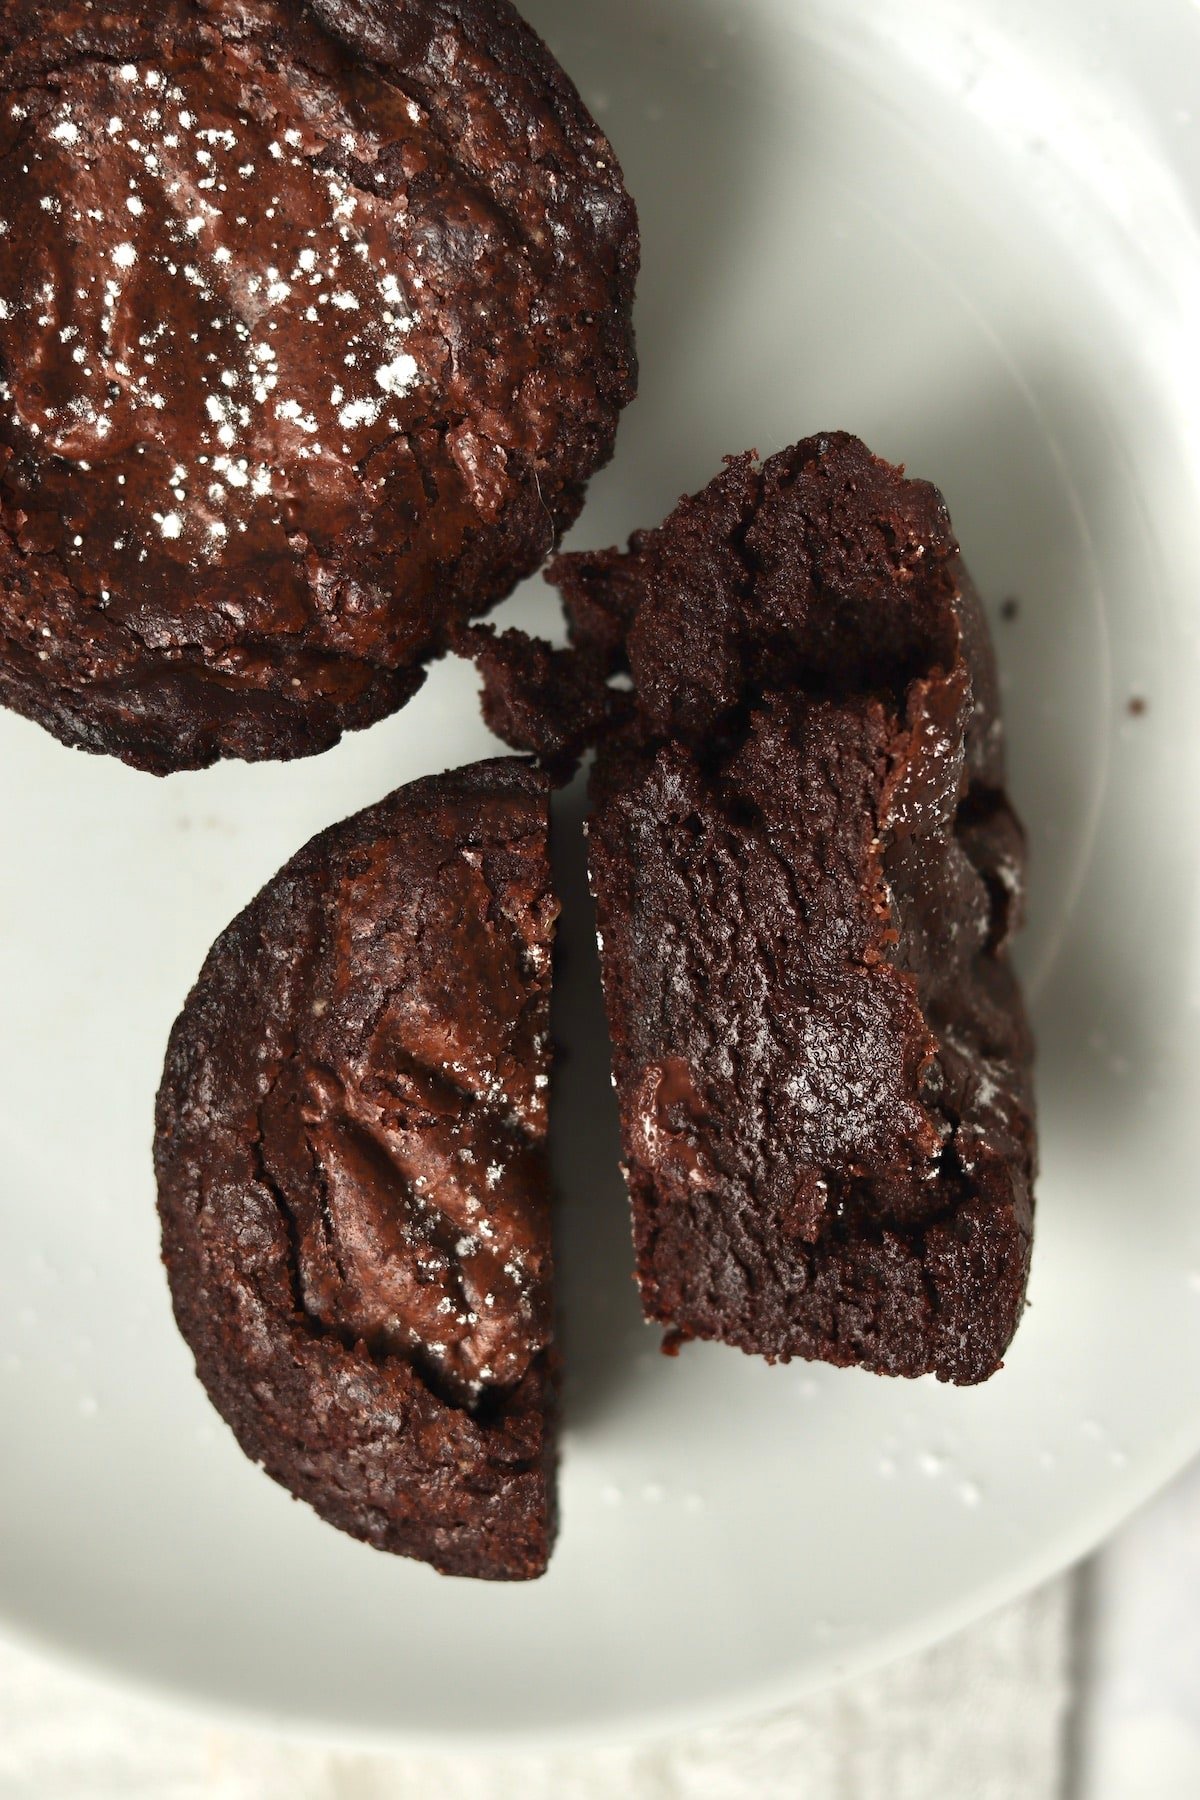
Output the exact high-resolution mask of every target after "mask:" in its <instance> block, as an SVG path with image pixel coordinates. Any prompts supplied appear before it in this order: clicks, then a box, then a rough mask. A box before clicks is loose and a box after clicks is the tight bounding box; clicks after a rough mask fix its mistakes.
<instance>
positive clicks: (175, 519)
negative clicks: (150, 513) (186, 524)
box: [154, 512, 183, 538]
mask: <svg viewBox="0 0 1200 1800" xmlns="http://www.w3.org/2000/svg"><path fill="white" fill-rule="evenodd" d="M154 522H155V524H156V525H157V526H158V529H159V530H160V531H161V532H162V534H163V536H164V537H165V538H177V537H178V536H179V534H180V532H181V531H182V530H183V520H182V519H181V518H180V516H179V514H178V513H177V512H169V513H166V514H165V515H164V514H163V513H155V515H154Z"/></svg>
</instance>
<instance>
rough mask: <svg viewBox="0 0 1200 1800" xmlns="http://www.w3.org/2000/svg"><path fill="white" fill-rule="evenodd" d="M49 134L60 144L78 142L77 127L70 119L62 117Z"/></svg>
mask: <svg viewBox="0 0 1200 1800" xmlns="http://www.w3.org/2000/svg"><path fill="white" fill-rule="evenodd" d="M50 136H51V137H52V138H54V139H56V141H57V142H58V143H60V144H68V145H69V144H77V143H78V142H79V127H78V125H76V124H74V123H73V122H72V120H70V119H63V120H62V121H61V123H60V124H58V125H56V126H55V127H54V130H53V131H52V132H51V133H50Z"/></svg>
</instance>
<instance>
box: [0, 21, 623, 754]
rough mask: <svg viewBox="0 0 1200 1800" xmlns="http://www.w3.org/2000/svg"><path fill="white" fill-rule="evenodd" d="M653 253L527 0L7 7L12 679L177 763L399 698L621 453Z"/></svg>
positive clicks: (2, 224) (83, 722) (5, 291)
mask: <svg viewBox="0 0 1200 1800" xmlns="http://www.w3.org/2000/svg"><path fill="white" fill-rule="evenodd" d="M638 254H639V249H638V232H637V220H636V214H635V211H634V207H633V203H632V201H631V200H630V198H629V196H628V194H627V193H626V191H625V187H624V183H623V180H622V176H621V171H620V167H619V165H618V163H617V160H616V158H615V156H614V154H613V151H612V148H611V146H610V145H609V143H608V141H607V139H606V138H605V136H604V134H603V133H602V132H601V131H600V130H599V128H598V127H597V125H596V124H595V122H594V121H593V120H592V119H591V117H590V116H589V114H588V112H587V109H586V108H585V107H584V105H583V103H582V101H581V100H580V98H579V95H578V94H577V93H576V91H575V89H574V87H573V86H572V85H571V83H570V81H569V80H568V78H567V77H566V76H565V75H564V73H563V71H562V70H561V69H560V68H559V66H558V64H557V63H556V62H555V60H554V58H553V57H552V56H551V54H550V52H549V51H548V50H547V48H546V46H545V45H544V44H543V43H542V42H541V40H540V39H539V38H538V37H537V36H536V35H535V33H534V32H533V31H532V30H531V29H530V28H529V26H528V25H526V24H525V23H524V21H523V20H522V19H521V18H520V17H519V16H518V14H517V12H516V11H515V10H514V8H513V7H512V6H510V5H509V4H508V3H507V0H292V3H289V4H281V3H280V0H160V4H158V5H155V6H152V7H142V6H138V5H135V4H134V3H133V0H107V3H106V4H105V5H103V6H99V5H93V4H91V3H90V0H51V3H49V4H43V3H42V0H0V703H2V704H4V705H6V706H9V707H12V708H14V709H15V710H16V711H18V712H20V713H23V714H25V715H26V716H27V717H29V718H31V719H34V720H36V721H37V722H38V723H39V724H41V725H43V726H45V727H46V728H47V729H48V730H49V731H51V732H53V733H54V734H55V735H56V736H57V737H59V738H61V739H62V740H63V741H64V742H66V743H68V744H73V745H76V746H78V747H79V748H82V749H85V750H91V751H102V752H106V753H108V754H110V755H114V756H118V757H120V758H122V759H123V760H124V761H126V762H128V763H132V764H133V765H135V766H136V767H138V768H141V769H146V770H150V771H153V772H154V773H157V774H165V773H169V772H170V771H171V770H174V769H185V768H199V767H203V766H205V765H207V764H210V763H212V762H214V761H216V760H217V759H218V758H221V757H242V758H248V759H257V758H284V757H295V756H302V755H308V754H311V753H314V752H317V751H321V750H324V749H326V748H327V747H328V746H329V745H331V744H333V743H335V742H336V741H337V739H338V737H339V736H340V734H341V733H342V732H343V731H345V730H349V729H351V728H357V727H361V726H364V725H368V724H370V723H371V722H372V721H374V720H376V719H379V718H381V717H383V716H384V715H385V714H388V713H391V712H394V711H395V710H396V709H397V708H398V707H399V706H401V705H403V704H404V702H405V701H406V700H408V699H409V697H410V696H411V695H412V694H413V693H414V692H415V691H416V689H417V688H418V687H419V686H420V684H421V682H422V680H423V679H424V669H425V666H426V664H427V662H428V661H429V660H430V659H431V658H433V657H436V656H438V655H440V654H441V653H442V652H443V651H444V650H445V648H446V646H447V643H448V640H449V635H450V633H451V632H452V630H453V628H454V627H455V626H456V625H460V624H462V622H463V621H464V620H466V619H467V618H469V617H471V616H473V615H478V614H482V613H484V612H486V611H487V609H488V608H489V607H490V606H492V605H493V604H494V603H495V602H496V601H498V600H500V599H502V598H503V597H504V596H505V595H506V594H508V593H510V592H511V590H512V589H513V588H514V587H515V586H516V584H517V582H518V581H520V580H522V579H523V578H524V577H525V576H526V575H528V574H529V573H531V571H532V570H534V569H535V568H537V567H538V566H539V564H540V563H541V562H542V561H543V560H544V558H545V556H546V554H547V552H548V551H549V550H551V549H552V548H553V547H554V545H555V544H556V542H557V540H558V537H559V535H560V533H561V532H562V531H563V530H564V529H565V528H566V526H568V525H569V524H570V523H571V522H572V520H574V518H575V517H576V515H577V514H578V512H579V509H580V507H581V505H582V503H583V496H584V492H585V487H586V484H587V481H588V479H589V477H590V476H591V475H592V474H593V473H594V471H595V470H596V469H597V468H598V467H600V465H601V464H603V463H604V462H606V461H607V460H608V458H609V456H610V454H611V452H612V447H613V442H614V437H615V433H616V429H617V421H618V419H619V416H620V413H621V409H622V408H623V407H624V405H625V404H626V403H627V402H628V401H629V400H630V399H631V398H632V396H633V393H634V390H635V387H636V361H635V356H634V347H633V333H632V325H631V311H632V304H633V292H634V283H635V279H636V272H637V264H638Z"/></svg>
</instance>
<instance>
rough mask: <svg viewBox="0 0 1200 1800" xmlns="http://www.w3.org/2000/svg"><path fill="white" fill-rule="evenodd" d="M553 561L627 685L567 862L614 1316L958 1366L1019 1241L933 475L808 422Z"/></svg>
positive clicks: (987, 721)
mask: <svg viewBox="0 0 1200 1800" xmlns="http://www.w3.org/2000/svg"><path fill="white" fill-rule="evenodd" d="M552 578H553V579H555V580H556V581H557V583H558V585H559V586H560V588H561V590H562V592H563V594H564V596H565V599H566V603H567V608H568V612H569V614H570V616H571V619H572V624H573V631H574V635H575V639H576V642H577V643H578V644H579V646H580V647H581V650H582V652H583V653H584V655H585V657H587V658H590V659H596V658H599V659H601V661H602V662H603V663H604V665H605V666H606V667H607V668H608V669H610V670H612V671H616V670H618V669H624V670H626V671H627V672H628V674H629V676H630V677H631V678H632V683H633V696H632V716H631V717H629V718H628V719H627V721H626V723H625V724H624V726H623V727H622V728H620V729H619V730H617V731H616V732H615V733H614V734H612V735H610V736H609V737H608V738H607V739H606V741H605V742H604V743H603V744H602V746H601V748H600V752H599V755H598V759H597V763H596V767H595V770H594V774H593V779H592V792H593V804H594V810H593V813H592V817H591V822H590V863H591V872H592V880H593V884H594V889H595V894H596V900H597V907H598V922H599V928H600V940H601V965H602V970H603V977H604V988H605V998H606V1002H607V1009H608V1018H609V1024H610V1028H611V1034H612V1044H613V1067H614V1076H615V1083H616V1089H617V1096H618V1100H619V1104H620V1113H621V1126H622V1136H623V1145H624V1154H625V1159H626V1164H627V1169H626V1173H627V1177H628V1183H629V1189H630V1194H631V1197H632V1202H633V1217H634V1235H635V1241H636V1250H637V1274H638V1280H639V1282H640V1285H641V1292H642V1297H643V1302H644V1306H645V1310H646V1313H647V1315H648V1317H650V1318H651V1319H654V1320H657V1321H660V1322H661V1323H662V1324H663V1325H665V1326H667V1327H669V1329H670V1332H671V1333H672V1334H673V1339H672V1341H673V1342H678V1340H679V1339H687V1338H715V1339H721V1340H723V1341H725V1342H727V1343H730V1344H735V1345H738V1346H740V1348H742V1349H743V1350H745V1351H749V1352H754V1353H758V1354H761V1355H764V1356H766V1357H768V1358H771V1359H781V1360H786V1359H788V1358H790V1357H793V1356H803V1357H812V1358H820V1359H822V1360H825V1361H828V1362H833V1363H838V1364H860V1365H862V1366H864V1367H866V1368H868V1369H873V1370H878V1371H880V1372H883V1373H887V1374H894V1375H907V1376H916V1375H921V1374H924V1373H927V1372H930V1371H932V1372H933V1373H935V1374H936V1375H938V1376H939V1377H940V1378H941V1379H943V1380H946V1381H953V1382H959V1383H971V1382H978V1381H982V1380H984V1379H985V1378H986V1377H987V1376H989V1375H990V1374H992V1373H993V1371H994V1370H996V1369H997V1368H998V1367H999V1366H1000V1362H1001V1358H1002V1357H1003V1355H1004V1353H1005V1350H1006V1348H1007V1346H1008V1344H1009V1341H1010V1339H1011V1338H1012V1335H1013V1332H1014V1331H1015V1329H1016V1326H1017V1323H1018V1321H1019V1319H1020V1317H1021V1312H1022V1309H1023V1306H1024V1302H1025V1289H1026V1281H1027V1277H1028V1271H1029V1258H1030V1242H1031V1229H1032V1217H1033V1195H1032V1181H1033V1176H1034V1166H1035V1139H1034V1113H1033V1097H1032V1091H1031V1061H1032V1043H1031V1038H1030V1033H1029V1030H1028V1027H1027V1024H1026V1019H1025V1014H1024V1011H1023V1008H1022V1003H1021V998H1020V995H1019V992H1018V988H1017V984H1016V981H1015V979H1014V976H1013V972H1012V969H1011V966H1010V963H1009V958H1008V954H1007V946H1008V942H1009V938H1010V935H1011V933H1012V931H1013V929H1014V927H1015V926H1016V925H1017V923H1018V921H1019V917H1020V912H1021V904H1022V884H1023V866H1024V844H1023V837H1022V833H1021V829H1020V826H1019V825H1018V823H1017V820H1016V818H1015V817H1014V814H1013V811H1012V808H1011V806H1010V805H1009V802H1008V799H1007V797H1006V795H1005V771H1004V751H1003V742H1002V734H1001V725H1000V717H999V708H998V694H997V681H996V674H995V669H994V665H993V658H992V652H991V648H990V643H989V637H988V631H987V626H986V622H985V619H984V615H983V612H982V609H981V606H980V603H979V599H978V597H977V594H976V592H975V589H974V588H973V586H972V584H971V581H970V578H969V576H968V574H967V571H966V569H965V567H964V565H963V561H962V558H961V555H960V553H959V548H958V545H957V543H956V541H955V538H954V535H953V532H952V530H951V526H950V521H949V518H948V516H947V512H946V508H945V505H944V503H943V501H942V499H941V496H940V495H939V494H938V492H937V491H936V489H934V488H933V487H931V486H929V485H928V484H927V483H925V482H921V481H910V480H905V479H904V477H903V474H902V471H900V470H898V469H895V468H892V467H890V466H889V465H888V464H886V463H884V462H882V461H880V460H879V459H877V458H876V457H874V456H872V455H871V454H870V452H869V451H868V450H867V449H866V448H865V446H864V445H863V444H861V443H860V442H859V441H858V440H857V439H855V438H852V437H849V436H846V435H842V434H835V435H830V436H822V437H817V438H810V439H808V440H806V441H805V442H803V443H801V444H799V445H797V446H795V447H794V448H792V449H789V450H786V451H784V452H783V453H782V454H781V455H778V456H774V457H772V458H771V459H770V460H769V461H767V462H765V463H762V464H760V463H759V462H758V461H757V460H756V459H755V458H753V457H751V456H743V457H740V458H736V459H731V460H730V461H729V462H728V464H727V466H726V468H725V471H724V472H723V473H722V474H721V475H719V476H718V477H717V479H716V480H715V481H713V482H712V483H711V484H710V486H709V487H707V488H706V489H705V490H704V491H703V492H702V493H700V494H698V495H696V496H695V497H693V498H690V499H686V500H684V501H683V502H681V504H680V506H679V508H678V509H677V510H676V511H675V512H674V513H673V514H672V515H671V517H670V518H669V519H668V520H667V521H666V523H665V524H664V525H663V526H662V527H661V528H659V529H658V530H655V531H648V532H643V533H639V534H638V535H637V536H636V537H635V538H634V539H633V540H632V541H631V543H630V546H629V549H628V551H627V552H625V553H619V552H616V551H611V552H608V553H604V554H600V555H576V556H567V557H562V558H560V559H559V561H558V562H557V564H556V565H555V567H554V569H553V570H552Z"/></svg>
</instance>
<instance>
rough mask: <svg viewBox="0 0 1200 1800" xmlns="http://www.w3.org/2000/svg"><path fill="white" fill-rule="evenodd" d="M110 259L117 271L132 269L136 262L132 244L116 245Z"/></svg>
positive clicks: (135, 253) (135, 252)
mask: <svg viewBox="0 0 1200 1800" xmlns="http://www.w3.org/2000/svg"><path fill="white" fill-rule="evenodd" d="M112 259H113V261H114V262H115V263H116V265H117V267H118V269H132V267H133V265H134V263H135V262H136V261H137V251H136V250H135V249H134V247H133V245H132V244H118V245H117V247H116V249H115V250H114V251H113V253H112Z"/></svg>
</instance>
